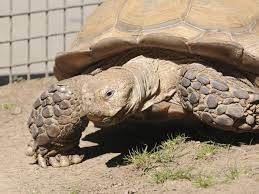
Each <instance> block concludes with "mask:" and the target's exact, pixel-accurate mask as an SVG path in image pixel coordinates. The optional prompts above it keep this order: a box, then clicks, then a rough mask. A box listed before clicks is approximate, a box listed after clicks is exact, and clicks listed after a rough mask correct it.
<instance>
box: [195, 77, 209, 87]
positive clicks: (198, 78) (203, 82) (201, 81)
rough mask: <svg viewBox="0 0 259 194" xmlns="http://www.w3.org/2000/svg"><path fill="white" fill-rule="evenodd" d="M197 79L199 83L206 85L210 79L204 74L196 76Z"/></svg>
mask: <svg viewBox="0 0 259 194" xmlns="http://www.w3.org/2000/svg"><path fill="white" fill-rule="evenodd" d="M197 80H198V81H199V82H200V83H202V84H204V85H207V84H209V83H210V80H209V79H208V78H207V77H206V76H205V75H199V76H197Z"/></svg>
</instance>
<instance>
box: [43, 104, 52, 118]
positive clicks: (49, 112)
mask: <svg viewBox="0 0 259 194" xmlns="http://www.w3.org/2000/svg"><path fill="white" fill-rule="evenodd" d="M42 116H43V117H45V118H49V117H52V116H53V110H52V107H50V106H46V107H44V108H43V109H42Z"/></svg>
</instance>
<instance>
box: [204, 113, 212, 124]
mask: <svg viewBox="0 0 259 194" xmlns="http://www.w3.org/2000/svg"><path fill="white" fill-rule="evenodd" d="M201 119H202V121H204V122H205V123H208V124H209V123H212V122H213V117H212V116H211V115H210V114H209V113H206V112H203V113H202V114H201Z"/></svg>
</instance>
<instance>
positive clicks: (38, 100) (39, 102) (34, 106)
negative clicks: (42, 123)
mask: <svg viewBox="0 0 259 194" xmlns="http://www.w3.org/2000/svg"><path fill="white" fill-rule="evenodd" d="M40 105H41V100H40V99H39V98H37V100H36V101H35V102H34V103H33V108H35V109H37V108H38V107H39V106H40Z"/></svg>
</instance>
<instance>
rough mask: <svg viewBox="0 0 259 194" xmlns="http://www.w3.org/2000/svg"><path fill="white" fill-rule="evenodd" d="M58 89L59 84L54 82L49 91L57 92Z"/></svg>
mask: <svg viewBox="0 0 259 194" xmlns="http://www.w3.org/2000/svg"><path fill="white" fill-rule="evenodd" d="M57 90H58V86H57V85H56V84H52V85H51V86H50V87H49V88H48V91H49V92H55V91H57Z"/></svg>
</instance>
